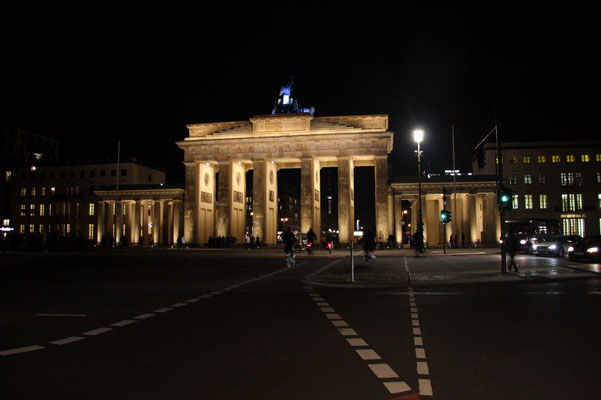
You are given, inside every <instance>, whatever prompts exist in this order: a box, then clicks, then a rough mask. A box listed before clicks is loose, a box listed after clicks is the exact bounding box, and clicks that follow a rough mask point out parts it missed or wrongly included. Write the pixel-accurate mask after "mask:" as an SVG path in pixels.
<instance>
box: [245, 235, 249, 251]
mask: <svg viewBox="0 0 601 400" xmlns="http://www.w3.org/2000/svg"><path fill="white" fill-rule="evenodd" d="M244 246H246V250H250V238H249V237H248V233H247V234H245V235H244Z"/></svg>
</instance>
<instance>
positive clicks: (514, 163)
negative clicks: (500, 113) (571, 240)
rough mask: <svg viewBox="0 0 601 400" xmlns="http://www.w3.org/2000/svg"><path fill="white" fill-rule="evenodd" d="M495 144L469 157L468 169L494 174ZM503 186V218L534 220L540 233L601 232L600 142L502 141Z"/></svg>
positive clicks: (485, 146)
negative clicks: (507, 196) (509, 205)
mask: <svg viewBox="0 0 601 400" xmlns="http://www.w3.org/2000/svg"><path fill="white" fill-rule="evenodd" d="M498 162H499V160H498V158H497V151H496V146H495V144H486V145H484V146H483V147H482V148H481V150H480V151H479V152H478V153H477V154H476V155H475V157H474V160H473V172H474V174H477V175H495V174H497V167H498ZM502 162H503V175H504V180H505V185H506V186H509V187H510V188H511V189H513V192H514V196H513V211H511V212H508V213H507V214H506V220H509V221H538V222H539V228H540V229H539V230H540V231H541V232H540V233H554V232H553V231H556V232H557V233H563V234H566V235H568V234H570V235H571V234H575V235H581V236H588V235H598V234H599V233H600V231H601V141H565V142H515V143H504V144H503V160H502Z"/></svg>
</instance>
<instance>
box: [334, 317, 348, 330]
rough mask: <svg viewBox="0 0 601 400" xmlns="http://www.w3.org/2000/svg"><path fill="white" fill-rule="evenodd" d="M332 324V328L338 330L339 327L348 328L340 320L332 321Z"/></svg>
mask: <svg viewBox="0 0 601 400" xmlns="http://www.w3.org/2000/svg"><path fill="white" fill-rule="evenodd" d="M332 324H334V326H336V327H339V328H340V327H345V326H348V324H347V323H346V321H343V320H341V319H338V320H334V321H332Z"/></svg>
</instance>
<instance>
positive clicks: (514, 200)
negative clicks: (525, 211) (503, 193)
mask: <svg viewBox="0 0 601 400" xmlns="http://www.w3.org/2000/svg"><path fill="white" fill-rule="evenodd" d="M519 206H520V203H519V201H518V195H517V194H514V195H513V198H512V201H511V207H512V208H513V209H514V210H517V209H518V207H519Z"/></svg>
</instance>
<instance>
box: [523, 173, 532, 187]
mask: <svg viewBox="0 0 601 400" xmlns="http://www.w3.org/2000/svg"><path fill="white" fill-rule="evenodd" d="M524 184H525V185H532V174H524Z"/></svg>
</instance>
